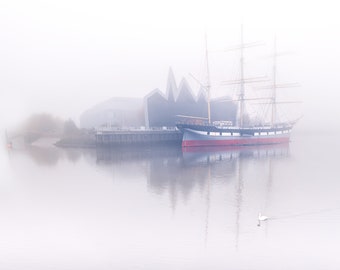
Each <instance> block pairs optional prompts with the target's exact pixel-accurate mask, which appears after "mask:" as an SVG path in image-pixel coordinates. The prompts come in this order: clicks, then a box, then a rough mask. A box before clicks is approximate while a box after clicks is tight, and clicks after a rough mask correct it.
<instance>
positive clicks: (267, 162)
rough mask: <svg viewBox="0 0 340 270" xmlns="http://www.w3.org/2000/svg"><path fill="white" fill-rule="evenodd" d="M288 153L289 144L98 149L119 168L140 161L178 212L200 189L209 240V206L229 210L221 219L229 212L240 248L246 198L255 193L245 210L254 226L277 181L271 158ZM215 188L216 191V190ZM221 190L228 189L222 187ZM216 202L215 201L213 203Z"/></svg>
mask: <svg viewBox="0 0 340 270" xmlns="http://www.w3.org/2000/svg"><path fill="white" fill-rule="evenodd" d="M287 158H289V144H277V145H267V146H239V147H192V148H173V147H163V148H162V147H156V148H138V149H136V148H123V149H120V150H117V149H103V148H102V149H97V164H99V165H103V166H108V165H111V166H113V167H116V170H117V169H118V168H119V167H122V168H124V170H125V166H126V164H130V163H131V162H133V163H137V164H140V165H141V167H139V168H140V169H141V173H144V174H145V175H146V177H147V186H148V190H149V191H150V192H152V193H155V194H158V195H162V194H165V193H168V195H169V198H170V205H171V208H172V209H173V211H174V212H176V208H177V207H178V205H181V204H184V205H186V204H187V203H188V202H189V201H191V197H195V196H197V195H198V196H199V197H200V199H201V202H200V205H201V207H202V208H203V209H205V211H206V213H205V217H204V219H205V221H204V223H205V224H204V226H203V228H204V234H205V236H204V243H205V245H207V243H208V241H209V238H208V235H209V216H210V211H211V210H210V208H216V209H220V210H222V209H224V210H226V211H223V213H222V215H221V216H220V217H217V219H221V220H223V219H224V218H226V219H228V220H229V221H230V224H228V225H227V226H226V229H229V232H230V233H231V234H234V238H235V239H234V247H235V248H236V249H237V248H238V246H239V237H240V234H241V233H242V227H241V215H242V208H243V207H244V206H243V204H244V202H243V201H248V202H250V201H251V200H254V199H255V201H254V202H253V203H251V204H253V207H251V208H250V209H247V210H246V211H245V213H244V214H245V221H246V222H247V223H248V224H247V226H252V225H254V226H255V225H256V224H257V222H258V221H257V211H266V210H267V207H268V204H269V197H270V192H271V186H272V184H273V163H274V162H275V160H282V159H287ZM124 164H125V165H124ZM111 168H112V167H111ZM118 170H119V169H118ZM135 173H137V171H135ZM246 185H249V186H250V190H249V191H246V190H245V191H244V189H246ZM216 188H217V189H218V191H215V190H214V189H216ZM222 190H224V192H222V193H221V191H222ZM197 192H198V194H196V193H197ZM244 192H248V196H249V195H250V197H249V198H246V197H245V196H244V195H243V193H244ZM249 192H252V193H255V194H256V193H257V194H264V196H262V195H261V196H259V198H254V197H253V196H254V195H253V194H252V193H249ZM214 193H216V194H214ZM215 195H216V196H218V197H217V198H216V199H218V200H217V201H214V200H213V202H212V198H213V197H214V196H215ZM212 203H214V204H216V205H215V206H214V205H213V206H211V204H212ZM256 205H257V206H256ZM245 207H247V206H245ZM202 208H201V209H200V211H202ZM232 220H234V224H233V221H232ZM197 225H198V224H196V226H197Z"/></svg>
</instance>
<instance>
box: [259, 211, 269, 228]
mask: <svg viewBox="0 0 340 270" xmlns="http://www.w3.org/2000/svg"><path fill="white" fill-rule="evenodd" d="M258 220H259V223H258V224H257V226H261V221H266V220H268V217H267V216H262V214H261V212H260V213H259V217H258Z"/></svg>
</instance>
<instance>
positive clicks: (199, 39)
mask: <svg viewBox="0 0 340 270" xmlns="http://www.w3.org/2000/svg"><path fill="white" fill-rule="evenodd" d="M241 23H243V24H244V31H245V33H244V34H245V41H246V42H250V41H263V42H264V43H265V45H264V46H262V48H260V47H259V48H256V49H254V52H250V51H247V52H246V54H247V55H246V57H249V59H250V60H252V61H253V62H261V61H262V60H261V59H265V56H266V55H268V54H270V53H272V41H273V37H274V35H276V36H277V39H278V50H279V51H284V52H286V51H289V52H292V53H291V54H288V55H286V56H284V57H281V58H280V59H279V80H281V81H282V82H298V83H299V84H300V85H301V87H299V88H292V89H288V90H284V91H286V92H287V94H288V95H289V96H295V97H296V98H297V99H299V100H303V101H304V103H303V105H302V109H301V112H302V113H303V115H304V118H303V120H302V121H301V123H300V125H299V126H300V129H304V128H305V129H310V128H311V127H312V126H313V125H314V124H317V126H325V125H326V124H329V123H332V124H333V127H335V126H336V125H338V124H336V123H335V122H338V121H337V120H336V116H337V115H338V114H339V112H340V110H339V109H338V107H339V106H338V98H339V96H340V94H339V90H340V77H339V76H338V72H339V65H340V62H339V60H340V36H339V27H340V18H339V16H338V8H337V6H336V1H334V2H333V1H296V0H295V1H290V0H289V1H287V0H282V1H280V0H276V1H251V0H249V1H211V0H209V1H208V0H207V1H183V0H171V1H170V0H169V1H137V0H136V1H103V0H102V1H80V0H79V1H75V0H67V1H60V0H59V1H37V0H31V1H18V0H3V1H1V3H0V44H1V45H0V48H1V50H0V91H1V92H0V93H1V97H0V98H1V99H0V100H1V103H0V113H1V119H0V123H1V124H2V128H4V127H7V126H11V125H13V123H16V122H18V121H20V120H22V119H24V118H25V117H26V116H27V115H29V114H31V113H37V112H50V113H52V114H55V115H59V116H61V117H64V118H72V119H74V120H76V121H77V120H78V117H79V115H80V114H81V113H82V112H83V111H84V110H86V109H88V108H89V107H91V106H93V105H95V104H96V103H99V102H101V101H104V100H106V99H109V98H111V97H115V96H127V97H143V96H144V95H145V94H147V93H149V92H150V91H152V90H153V89H155V88H160V89H161V90H163V91H165V88H166V80H167V75H168V69H169V67H172V69H173V71H174V73H175V77H176V79H177V83H179V81H180V79H181V78H182V77H187V78H188V79H189V77H188V74H189V73H193V74H196V75H197V76H202V65H203V64H202V63H203V60H202V59H203V56H204V33H205V32H207V34H208V42H209V48H210V49H211V50H220V49H224V48H228V47H231V46H233V45H237V44H238V43H239V36H240V25H241ZM212 54H213V55H212V57H211V58H212V63H211V65H213V64H214V61H217V60H218V59H219V57H220V56H219V54H217V53H212ZM261 54H262V56H261ZM221 55H222V54H221ZM223 57H224V56H221V59H223ZM261 57H262V58H261ZM225 60H226V62H228V57H227V58H226V59H225ZM250 60H249V62H250ZM267 62H268V61H267ZM227 64H230V65H229V67H228V68H226V69H225V70H223V68H222V66H221V64H219V65H220V67H221V68H220V69H218V68H213V67H212V73H213V74H212V77H213V79H216V80H220V78H222V75H225V80H228V79H230V78H231V77H232V76H234V75H232V74H235V71H232V69H233V68H234V69H237V62H235V60H230V63H227ZM216 66H217V67H219V66H218V65H216ZM227 66H228V65H227ZM248 67H249V68H250V67H252V71H253V70H254V69H255V65H253V64H249V66H248ZM248 70H249V69H248ZM224 71H225V73H226V74H222V73H223V72H224ZM232 72H234V73H232ZM263 72H264V73H268V72H270V66H269V65H268V66H267V68H263V67H261V70H255V71H254V72H251V73H252V74H254V75H261V74H260V73H263ZM216 74H217V75H216ZM268 74H269V75H270V73H268ZM268 74H265V75H268ZM214 76H215V77H214ZM228 76H229V77H228ZM189 81H190V84H191V85H192V87H193V89H195V90H196V88H197V86H196V85H195V83H194V82H193V81H192V80H190V79H189ZM223 94H224V93H223V91H222V90H221V88H216V92H215V95H223Z"/></svg>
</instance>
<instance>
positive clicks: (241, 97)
mask: <svg viewBox="0 0 340 270" xmlns="http://www.w3.org/2000/svg"><path fill="white" fill-rule="evenodd" d="M240 49H241V58H240V67H241V74H240V75H241V78H240V87H241V89H240V96H239V100H240V115H239V125H240V127H243V118H244V56H243V51H244V50H243V49H244V43H243V24H241V48H240Z"/></svg>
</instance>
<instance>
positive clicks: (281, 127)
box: [176, 27, 297, 147]
mask: <svg viewBox="0 0 340 270" xmlns="http://www.w3.org/2000/svg"><path fill="white" fill-rule="evenodd" d="M250 46H251V45H249V44H245V43H243V27H242V30H241V45H240V46H239V49H240V50H241V59H240V65H241V67H240V79H239V80H237V81H236V82H235V81H233V82H232V84H235V83H237V84H239V85H240V91H239V95H238V98H237V100H235V101H237V102H239V106H238V117H237V121H236V122H237V124H236V123H233V122H232V121H214V122H212V121H211V117H210V82H209V65H208V50H207V46H206V63H207V73H208V74H207V78H208V81H207V84H206V85H205V86H204V85H203V84H201V86H202V87H204V88H205V90H206V93H207V100H208V102H207V103H208V108H207V112H208V117H207V118H202V117H193V116H182V115H181V116H180V117H181V121H180V122H179V123H177V125H176V126H177V128H178V129H179V130H181V131H182V133H183V139H182V147H195V146H238V145H239V146H242V145H268V144H281V143H288V142H289V141H290V134H291V130H292V129H293V127H294V124H295V123H296V122H297V120H296V121H288V122H279V121H278V119H277V118H278V117H277V113H276V105H277V104H278V103H287V102H277V100H276V89H277V88H278V87H285V86H282V85H280V86H278V85H277V83H276V56H277V53H276V41H275V46H274V54H273V58H274V61H273V62H274V65H273V84H272V85H270V86H269V87H270V89H271V96H270V97H264V98H255V99H247V98H245V84H246V83H250V82H255V83H256V82H259V81H261V80H258V78H255V80H253V79H251V78H250V79H249V78H244V67H243V63H244V57H243V50H244V48H247V47H250ZM267 87H268V86H267ZM257 99H258V100H260V99H267V100H268V102H267V104H269V105H270V106H271V119H270V121H267V122H264V121H263V122H260V123H257V124H251V122H249V121H245V114H246V113H245V102H246V101H247V100H257ZM288 103H294V102H288Z"/></svg>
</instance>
